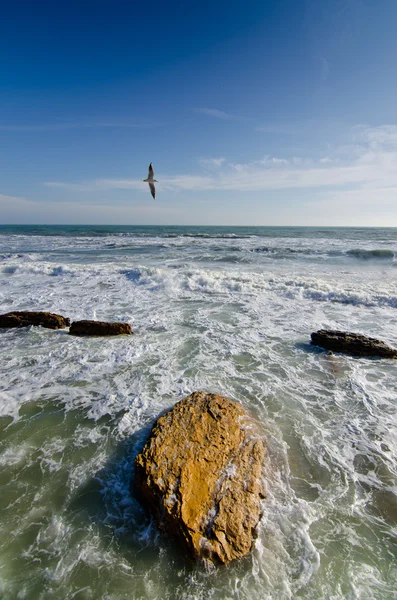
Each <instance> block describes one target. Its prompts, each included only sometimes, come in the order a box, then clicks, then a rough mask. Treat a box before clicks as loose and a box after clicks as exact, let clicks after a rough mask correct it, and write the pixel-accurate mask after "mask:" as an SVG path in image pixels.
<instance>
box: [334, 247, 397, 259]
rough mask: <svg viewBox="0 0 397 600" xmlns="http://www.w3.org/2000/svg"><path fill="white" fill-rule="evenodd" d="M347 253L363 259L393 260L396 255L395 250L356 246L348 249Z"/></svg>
mask: <svg viewBox="0 0 397 600" xmlns="http://www.w3.org/2000/svg"><path fill="white" fill-rule="evenodd" d="M346 254H347V255H348V256H353V257H354V258H359V259H362V260H371V259H376V260H393V259H394V258H395V255H396V254H395V252H393V250H387V249H386V248H377V249H375V250H364V249H362V248H354V249H353V250H347V252H346Z"/></svg>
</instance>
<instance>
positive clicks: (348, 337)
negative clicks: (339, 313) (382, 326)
mask: <svg viewBox="0 0 397 600" xmlns="http://www.w3.org/2000/svg"><path fill="white" fill-rule="evenodd" d="M311 341H312V344H314V345H315V346H321V347H322V348H326V349H327V350H332V351H334V352H343V353H344V354H351V355H353V356H378V357H382V358H397V350H395V349H394V348H391V347H390V346H388V345H387V344H385V343H384V342H382V341H381V340H377V339H376V338H371V337H367V336H365V335H361V334H359V333H350V332H345V331H336V330H329V329H320V330H319V331H316V332H314V333H312V334H311Z"/></svg>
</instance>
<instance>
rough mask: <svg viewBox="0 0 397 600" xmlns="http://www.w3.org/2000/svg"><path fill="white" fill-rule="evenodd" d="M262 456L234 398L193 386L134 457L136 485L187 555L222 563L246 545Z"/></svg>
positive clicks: (254, 519)
mask: <svg viewBox="0 0 397 600" xmlns="http://www.w3.org/2000/svg"><path fill="white" fill-rule="evenodd" d="M264 456H265V448H264V444H263V441H262V440H261V439H260V438H259V435H258V430H257V427H256V424H255V422H254V421H253V419H252V417H250V416H249V415H248V414H247V413H246V412H245V411H244V409H243V408H242V406H241V405H240V404H238V403H237V402H232V401H231V400H228V399H227V398H223V397H222V396H218V395H217V394H207V393H205V392H195V393H193V394H191V396H188V397H187V398H185V399H184V400H182V401H181V402H178V403H177V404H176V405H175V406H174V408H173V409H172V410H170V411H169V412H168V413H167V414H165V415H164V416H162V417H161V418H159V419H158V420H157V422H156V424H155V425H154V427H153V429H152V432H151V435H150V437H149V440H148V441H147V443H146V445H145V447H144V449H143V450H142V453H141V454H139V455H138V456H137V458H136V461H135V476H136V488H137V490H138V492H139V493H140V495H141V497H142V498H143V499H144V501H145V503H146V504H147V506H148V508H149V509H150V510H151V511H152V512H153V514H154V515H155V517H156V520H157V522H158V524H159V525H160V527H162V528H163V529H165V530H166V531H168V532H169V533H171V534H172V535H175V536H177V537H178V538H179V539H180V540H181V541H182V543H183V545H184V546H185V548H186V549H187V550H188V552H189V553H190V555H192V556H193V557H194V558H196V559H204V560H210V561H212V562H214V563H218V564H219V563H220V564H222V563H228V562H230V561H231V560H233V559H235V558H239V557H242V556H244V555H245V554H247V553H248V552H249V551H250V550H251V548H252V544H253V539H254V537H255V530H256V527H257V525H258V522H259V519H260V499H261V498H263V497H264V493H263V488H262V483H261V477H262V467H263V460H264Z"/></svg>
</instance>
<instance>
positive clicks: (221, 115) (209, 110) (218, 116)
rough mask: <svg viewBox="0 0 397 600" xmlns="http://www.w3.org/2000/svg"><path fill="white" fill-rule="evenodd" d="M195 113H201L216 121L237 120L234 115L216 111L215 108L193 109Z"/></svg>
mask: <svg viewBox="0 0 397 600" xmlns="http://www.w3.org/2000/svg"><path fill="white" fill-rule="evenodd" d="M194 110H195V112H198V113H202V114H204V115H208V116H209V117H215V118H216V119H223V120H226V119H238V118H239V117H237V116H236V115H232V114H230V113H227V112H225V111H223V110H218V109H217V108H205V107H204V108H195V109H194Z"/></svg>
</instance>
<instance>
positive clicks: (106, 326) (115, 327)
mask: <svg viewBox="0 0 397 600" xmlns="http://www.w3.org/2000/svg"><path fill="white" fill-rule="evenodd" d="M69 333H71V334H72V335H123V334H124V335H125V334H127V335H129V334H131V333H132V329H131V325H129V324H128V323H106V322H105V321H73V323H72V324H71V326H70V329H69Z"/></svg>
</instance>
